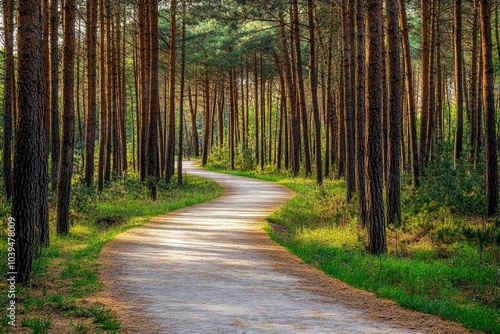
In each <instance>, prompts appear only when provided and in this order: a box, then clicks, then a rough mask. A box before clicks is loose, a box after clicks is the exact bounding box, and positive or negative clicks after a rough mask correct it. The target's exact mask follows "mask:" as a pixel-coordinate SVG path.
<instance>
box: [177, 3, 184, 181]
mask: <svg viewBox="0 0 500 334" xmlns="http://www.w3.org/2000/svg"><path fill="white" fill-rule="evenodd" d="M185 72H186V0H183V1H182V27H181V91H180V101H179V155H178V158H177V185H178V186H179V187H180V186H182V158H183V149H184V141H183V140H184V87H185Z"/></svg>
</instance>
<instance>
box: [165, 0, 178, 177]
mask: <svg viewBox="0 0 500 334" xmlns="http://www.w3.org/2000/svg"><path fill="white" fill-rule="evenodd" d="M176 10H177V0H172V1H171V2H170V49H169V61H168V68H169V74H168V79H169V83H168V86H169V89H170V92H169V103H168V106H169V110H168V112H169V114H168V138H167V170H166V173H165V178H166V180H167V182H169V181H170V179H171V177H172V176H173V175H174V161H175V52H176V43H177V42H176V32H177V31H176V25H177V21H176Z"/></svg>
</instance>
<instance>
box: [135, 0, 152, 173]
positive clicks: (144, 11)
mask: <svg viewBox="0 0 500 334" xmlns="http://www.w3.org/2000/svg"><path fill="white" fill-rule="evenodd" d="M138 14H139V20H138V21H139V75H140V89H139V95H140V100H141V103H140V114H141V128H140V132H139V143H140V148H139V152H140V155H139V157H140V161H139V167H140V168H139V170H140V178H141V181H143V182H144V181H146V175H147V171H148V168H147V167H148V166H147V165H148V152H147V150H148V140H149V129H150V127H149V122H150V119H149V116H150V112H149V106H150V102H149V85H150V83H151V80H150V77H149V76H150V72H151V70H150V64H151V61H150V50H151V48H150V40H151V38H150V30H149V0H140V1H139V13H138Z"/></svg>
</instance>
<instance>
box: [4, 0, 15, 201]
mask: <svg viewBox="0 0 500 334" xmlns="http://www.w3.org/2000/svg"><path fill="white" fill-rule="evenodd" d="M3 24H4V34H5V46H4V47H5V60H4V61H5V77H4V92H3V93H4V96H3V138H4V139H3V177H4V186H5V195H6V197H7V199H10V198H11V197H12V121H13V115H14V98H15V92H14V89H15V87H14V75H15V73H14V0H4V1H3Z"/></svg>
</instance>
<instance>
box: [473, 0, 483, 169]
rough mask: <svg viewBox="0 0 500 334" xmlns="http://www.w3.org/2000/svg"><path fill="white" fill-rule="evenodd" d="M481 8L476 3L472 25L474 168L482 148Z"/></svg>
mask: <svg viewBox="0 0 500 334" xmlns="http://www.w3.org/2000/svg"><path fill="white" fill-rule="evenodd" d="M478 19H479V6H478V4H477V3H474V16H473V23H472V55H471V80H470V95H471V110H470V114H471V121H472V122H471V151H470V158H471V161H472V162H473V164H474V166H476V164H477V160H478V158H479V153H480V148H481V132H480V128H481V114H480V111H479V94H480V92H479V90H478V86H479V84H478V66H477V60H478V45H477V40H478V36H477V33H478V30H479V29H478V28H479V20H478Z"/></svg>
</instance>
